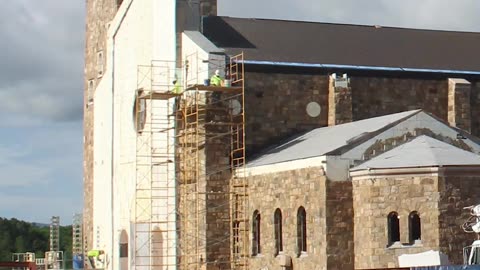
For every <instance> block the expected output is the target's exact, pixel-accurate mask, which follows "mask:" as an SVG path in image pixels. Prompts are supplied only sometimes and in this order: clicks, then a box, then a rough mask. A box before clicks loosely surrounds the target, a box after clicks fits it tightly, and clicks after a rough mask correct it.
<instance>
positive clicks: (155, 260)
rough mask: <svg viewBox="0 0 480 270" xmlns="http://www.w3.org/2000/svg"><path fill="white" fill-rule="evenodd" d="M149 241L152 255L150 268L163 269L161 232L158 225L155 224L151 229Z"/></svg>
mask: <svg viewBox="0 0 480 270" xmlns="http://www.w3.org/2000/svg"><path fill="white" fill-rule="evenodd" d="M150 237H151V240H150V241H151V243H150V248H151V250H150V254H151V256H152V260H151V264H152V268H154V269H157V267H159V268H160V269H163V265H164V263H166V262H164V261H163V232H162V230H160V228H159V227H157V226H155V227H154V228H153V230H152V231H151V236H150Z"/></svg>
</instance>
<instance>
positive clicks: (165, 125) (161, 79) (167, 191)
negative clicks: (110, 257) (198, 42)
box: [133, 61, 180, 270]
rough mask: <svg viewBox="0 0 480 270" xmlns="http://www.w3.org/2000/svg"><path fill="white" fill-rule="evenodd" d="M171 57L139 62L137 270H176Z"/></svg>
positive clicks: (137, 107) (136, 118)
mask: <svg viewBox="0 0 480 270" xmlns="http://www.w3.org/2000/svg"><path fill="white" fill-rule="evenodd" d="M175 80H177V73H176V68H175V62H173V61H152V62H151V64H150V65H147V66H139V67H138V72H137V92H136V99H135V108H134V112H135V129H136V132H137V142H136V181H135V208H134V211H135V213H134V219H135V220H134V234H135V241H134V243H133V244H134V254H133V257H134V258H133V259H134V265H135V269H136V270H152V269H160V268H161V269H164V270H174V269H177V268H176V265H177V254H176V246H177V242H176V241H177V239H176V238H177V231H176V182H175V147H174V143H175V138H174V132H175V118H174V117H175V115H174V114H173V112H174V108H173V106H174V104H175V98H177V97H179V96H180V94H176V93H174V92H175V91H176V85H178V84H175V82H174V81H175Z"/></svg>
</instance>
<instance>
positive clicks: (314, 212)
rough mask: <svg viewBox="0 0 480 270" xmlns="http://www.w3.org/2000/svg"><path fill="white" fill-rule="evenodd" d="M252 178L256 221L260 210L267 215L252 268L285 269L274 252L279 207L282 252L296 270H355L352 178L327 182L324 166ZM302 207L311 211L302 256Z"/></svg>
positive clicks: (251, 204)
mask: <svg viewBox="0 0 480 270" xmlns="http://www.w3.org/2000/svg"><path fill="white" fill-rule="evenodd" d="M248 182H249V191H250V195H249V196H250V213H249V214H250V219H252V215H253V213H254V211H256V210H257V211H259V213H260V215H261V225H260V232H261V236H260V244H261V252H260V254H258V255H256V256H252V257H251V259H250V264H249V265H250V268H251V269H267V268H268V269H281V267H280V265H279V262H278V259H279V258H278V257H276V256H275V255H274V254H275V253H274V251H275V240H274V223H273V220H274V219H273V216H274V212H275V210H276V209H277V208H278V209H280V210H281V211H282V233H283V252H282V253H281V254H282V255H287V256H289V257H290V258H291V260H292V268H291V269H312V270H317V269H338V270H340V269H342V270H343V269H346V270H348V269H353V223H352V218H353V205H352V186H351V182H349V181H344V182H343V181H342V182H335V181H329V180H327V178H326V176H325V173H324V171H323V167H321V166H319V167H311V168H304V169H298V170H291V171H282V172H272V173H267V174H262V175H255V176H250V177H248ZM301 206H303V207H304V208H305V210H306V215H307V252H305V253H301V255H300V256H299V255H298V254H299V253H298V251H297V250H298V249H297V246H296V245H297V211H298V209H299V207H301ZM251 226H252V221H250V228H251ZM249 232H250V234H251V233H252V231H251V230H250V231H249ZM251 239H252V236H250V241H251Z"/></svg>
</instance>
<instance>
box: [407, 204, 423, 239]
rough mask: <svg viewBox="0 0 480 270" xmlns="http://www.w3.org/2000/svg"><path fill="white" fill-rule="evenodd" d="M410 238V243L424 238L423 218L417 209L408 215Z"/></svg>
mask: <svg viewBox="0 0 480 270" xmlns="http://www.w3.org/2000/svg"><path fill="white" fill-rule="evenodd" d="M415 217H416V218H417V219H416V220H415V219H414V218H415ZM408 240H409V243H410V244H414V243H415V241H420V240H422V219H421V218H420V214H419V213H418V212H417V211H412V212H410V214H409V215H408Z"/></svg>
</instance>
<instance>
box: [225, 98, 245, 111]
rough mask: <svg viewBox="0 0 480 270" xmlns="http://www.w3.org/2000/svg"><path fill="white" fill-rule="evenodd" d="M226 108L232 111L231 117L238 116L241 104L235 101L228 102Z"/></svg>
mask: <svg viewBox="0 0 480 270" xmlns="http://www.w3.org/2000/svg"><path fill="white" fill-rule="evenodd" d="M228 106H229V107H230V110H231V111H232V115H239V114H240V113H241V112H242V104H240V101H238V100H236V99H232V100H230V101H229V104H228Z"/></svg>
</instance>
